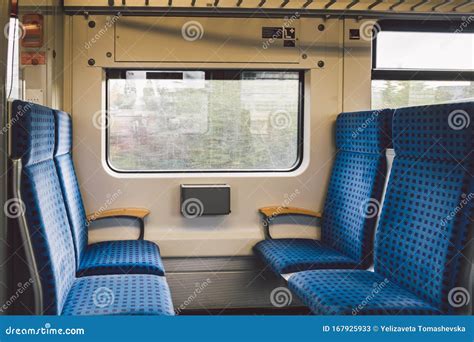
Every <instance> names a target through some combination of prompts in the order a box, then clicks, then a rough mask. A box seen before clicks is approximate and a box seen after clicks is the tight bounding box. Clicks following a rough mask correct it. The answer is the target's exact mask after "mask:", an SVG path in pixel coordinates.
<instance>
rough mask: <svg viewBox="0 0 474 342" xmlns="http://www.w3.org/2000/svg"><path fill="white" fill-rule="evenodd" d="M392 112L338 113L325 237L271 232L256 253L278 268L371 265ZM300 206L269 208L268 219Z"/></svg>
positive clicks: (288, 270)
mask: <svg viewBox="0 0 474 342" xmlns="http://www.w3.org/2000/svg"><path fill="white" fill-rule="evenodd" d="M392 114H393V113H392V110H389V109H385V110H380V111H364V112H352V113H342V114H340V115H339V116H338V117H337V120H336V147H337V155H336V158H335V162H334V166H333V170H332V174H331V179H330V183H329V189H328V192H327V197H326V201H325V205H324V212H323V214H322V217H321V219H322V223H321V240H320V241H318V240H312V239H271V238H268V239H265V240H263V241H261V242H259V243H258V244H257V245H256V246H255V247H254V250H255V252H256V254H257V255H259V256H260V257H261V259H262V260H263V261H264V263H265V264H266V265H268V266H269V267H270V268H271V269H272V270H273V271H274V272H275V273H277V274H285V273H292V272H298V271H304V270H311V269H327V268H331V269H332V268H342V269H346V268H348V269H352V268H367V267H369V266H370V265H371V263H372V257H371V254H372V245H373V235H374V229H375V225H376V221H377V208H378V206H379V203H380V200H381V197H382V194H383V189H384V185H385V178H386V172H387V160H386V156H385V151H386V149H387V148H388V147H390V144H391V120H392ZM260 212H261V213H264V212H263V211H262V210H260ZM300 212H301V211H292V210H282V211H277V212H276V213H272V212H271V211H270V213H269V214H268V213H267V214H266V215H264V216H265V219H266V220H267V222H269V220H271V219H273V218H274V217H275V216H278V215H279V214H280V213H284V214H298V213H300ZM304 213H305V211H303V214H304ZM264 214H265V213H264ZM267 229H268V228H267ZM267 235H268V236H269V237H270V234H269V233H268V234H267Z"/></svg>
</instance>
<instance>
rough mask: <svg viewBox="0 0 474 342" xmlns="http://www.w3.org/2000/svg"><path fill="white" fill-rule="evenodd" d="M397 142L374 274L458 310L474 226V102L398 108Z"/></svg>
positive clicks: (435, 303) (447, 309)
mask: <svg viewBox="0 0 474 342" xmlns="http://www.w3.org/2000/svg"><path fill="white" fill-rule="evenodd" d="M393 137H394V139H393V140H394V149H395V158H394V162H393V166H392V170H391V173H390V178H389V182H388V186H387V191H386V195H385V201H384V205H383V211H382V214H381V217H380V223H379V227H378V229H377V233H376V239H375V265H374V269H375V271H376V272H378V273H381V274H382V275H384V276H385V277H386V278H387V279H388V280H390V281H393V282H394V283H396V284H398V285H400V286H402V287H403V288H405V289H407V290H409V291H410V292H412V293H413V294H416V295H417V296H419V297H420V298H422V299H424V300H426V301H427V302H429V303H431V304H432V305H433V306H435V307H437V308H439V309H440V310H442V311H444V312H451V311H453V309H454V307H453V306H452V305H450V304H449V298H448V297H449V296H448V295H449V293H450V291H451V290H453V289H454V288H455V287H456V286H459V284H460V281H461V278H462V275H461V272H460V269H461V264H462V263H463V260H465V256H463V254H462V249H463V247H464V246H465V245H466V243H467V236H468V232H469V230H472V228H473V227H472V217H474V215H473V214H474V209H473V208H474V177H473V176H474V167H473V166H474V151H473V150H474V103H472V102H471V103H457V104H445V105H433V106H425V107H421V106H420V107H410V108H402V109H397V110H396V111H395V114H394V120H393ZM452 295H453V293H452V292H451V296H452ZM457 295H459V293H457V294H456V296H457ZM451 300H453V298H451Z"/></svg>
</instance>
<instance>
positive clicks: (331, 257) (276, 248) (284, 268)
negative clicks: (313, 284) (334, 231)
mask: <svg viewBox="0 0 474 342" xmlns="http://www.w3.org/2000/svg"><path fill="white" fill-rule="evenodd" d="M255 252H256V253H257V254H258V255H259V256H260V257H261V258H262V259H263V261H264V262H265V264H266V265H269V266H270V267H271V268H272V270H273V271H274V272H275V273H276V274H285V273H293V272H299V271H304V270H312V269H325V268H348V269H351V268H358V267H359V265H358V263H357V261H355V260H353V259H351V258H349V257H347V256H345V255H344V254H342V253H340V252H338V251H336V250H334V249H332V248H330V247H327V246H325V245H323V244H321V243H320V242H319V241H317V240H311V239H273V240H263V241H260V242H259V243H258V244H257V245H256V246H255Z"/></svg>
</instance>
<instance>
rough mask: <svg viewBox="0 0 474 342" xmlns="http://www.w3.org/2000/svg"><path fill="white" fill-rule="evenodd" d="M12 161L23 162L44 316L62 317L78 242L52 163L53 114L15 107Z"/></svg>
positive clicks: (24, 193) (27, 212)
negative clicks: (75, 246) (72, 235)
mask: <svg viewBox="0 0 474 342" xmlns="http://www.w3.org/2000/svg"><path fill="white" fill-rule="evenodd" d="M11 115H12V116H11V118H10V123H11V124H12V126H11V134H12V137H11V141H12V148H11V158H12V159H21V162H22V174H21V176H20V177H21V179H20V191H21V197H22V200H23V202H24V204H25V218H26V222H27V225H28V229H29V235H30V240H31V244H32V247H33V253H34V258H35V262H36V265H37V269H38V271H39V276H40V278H41V287H42V291H43V312H44V313H45V314H57V313H59V312H61V310H62V308H63V305H64V302H65V299H66V296H67V294H68V292H69V290H70V288H71V286H72V284H73V283H74V279H75V258H74V252H73V250H72V246H73V241H72V237H71V232H70V228H69V223H68V219H67V214H66V208H65V207H64V202H63V197H62V195H61V187H60V184H59V179H58V176H57V174H56V168H55V165H54V161H53V150H54V127H55V126H54V116H53V113H52V111H51V110H50V109H48V108H46V107H42V106H39V105H35V104H31V103H25V102H22V101H14V102H13V103H12V111H11Z"/></svg>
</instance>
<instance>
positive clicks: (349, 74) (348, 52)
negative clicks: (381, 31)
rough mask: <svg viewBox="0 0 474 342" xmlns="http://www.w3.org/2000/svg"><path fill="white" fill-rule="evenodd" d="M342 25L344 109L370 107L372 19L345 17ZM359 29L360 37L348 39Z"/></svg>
mask: <svg viewBox="0 0 474 342" xmlns="http://www.w3.org/2000/svg"><path fill="white" fill-rule="evenodd" d="M344 22H345V25H344V97H343V101H344V111H357V110H366V109H370V108H371V69H372V52H371V51H372V35H371V30H372V27H373V24H374V23H375V21H374V20H355V19H346V20H345V21H344ZM351 29H359V30H360V36H361V39H359V40H351V39H349V30H351Z"/></svg>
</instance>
